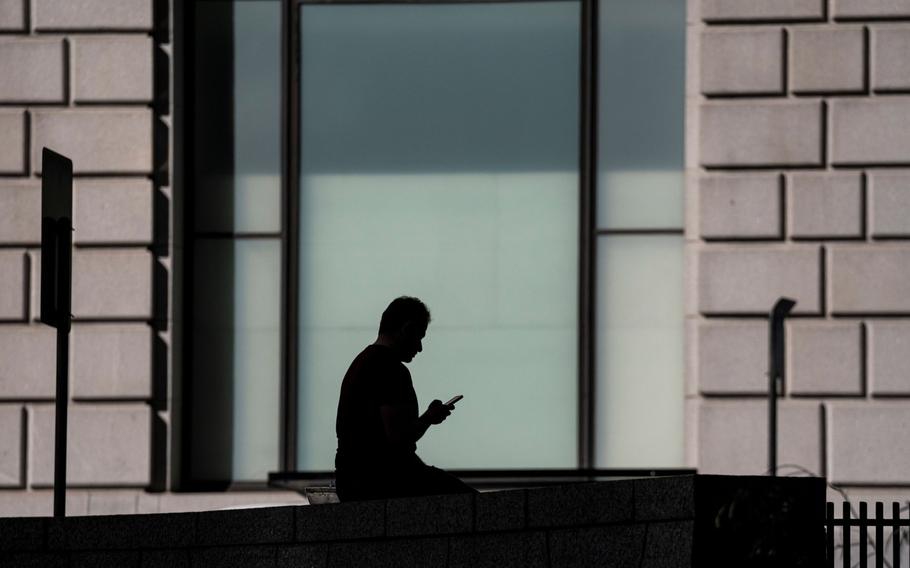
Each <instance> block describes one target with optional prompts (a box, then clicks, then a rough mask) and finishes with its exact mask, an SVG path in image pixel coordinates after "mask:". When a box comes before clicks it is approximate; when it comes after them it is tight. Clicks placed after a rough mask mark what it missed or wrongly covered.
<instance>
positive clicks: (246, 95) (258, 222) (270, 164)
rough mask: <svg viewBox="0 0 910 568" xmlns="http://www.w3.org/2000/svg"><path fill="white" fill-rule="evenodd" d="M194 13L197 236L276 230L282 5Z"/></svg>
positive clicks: (202, 7) (219, 6)
mask: <svg viewBox="0 0 910 568" xmlns="http://www.w3.org/2000/svg"><path fill="white" fill-rule="evenodd" d="M195 9H196V27H197V29H196V37H195V45H196V67H195V69H196V79H195V91H194V92H195V102H194V105H195V106H194V117H193V118H194V120H195V125H194V127H195V132H196V136H195V146H194V149H195V164H194V166H195V173H196V185H195V190H196V207H195V216H196V230H197V231H225V232H232V231H233V232H277V231H279V230H280V228H281V224H280V211H281V209H280V203H281V200H280V195H281V178H280V171H281V167H280V166H281V162H280V161H281V147H280V144H281V126H280V117H281V67H280V65H281V52H280V48H281V3H280V2H278V1H277V0H269V1H257V2H240V1H238V2H223V1H212V2H196V3H195Z"/></svg>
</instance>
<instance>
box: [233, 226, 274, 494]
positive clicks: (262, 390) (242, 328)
mask: <svg viewBox="0 0 910 568" xmlns="http://www.w3.org/2000/svg"><path fill="white" fill-rule="evenodd" d="M280 245H281V243H280V242H278V241H277V240H274V241H273V240H265V239H263V240H237V241H234V263H235V264H234V265H235V267H236V273H235V274H236V277H235V280H234V329H233V332H234V400H236V401H238V402H239V404H236V405H235V407H234V409H235V414H234V479H264V478H265V477H267V476H268V472H269V471H273V470H274V468H275V467H277V465H278V440H279V438H280V436H279V434H278V401H279V400H280V396H281V389H280V360H281V358H280V346H281V340H280V335H279V330H280V324H279V322H280V315H279V311H280V305H281V304H280V302H281V246H280Z"/></svg>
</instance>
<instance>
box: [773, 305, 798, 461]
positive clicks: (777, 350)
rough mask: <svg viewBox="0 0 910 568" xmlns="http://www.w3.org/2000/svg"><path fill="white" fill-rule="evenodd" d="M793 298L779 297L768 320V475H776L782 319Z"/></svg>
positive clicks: (788, 310)
mask: <svg viewBox="0 0 910 568" xmlns="http://www.w3.org/2000/svg"><path fill="white" fill-rule="evenodd" d="M795 305H796V301H795V300H791V299H790V298H780V299H778V300H777V303H775V304H774V307H773V308H771V314H770V318H769V322H768V331H769V333H768V336H769V337H768V343H769V345H768V475H770V476H772V477H774V476H776V475H777V396H778V394H779V393H780V391H781V386H782V385H783V378H784V319H785V318H786V317H787V314H789V313H790V310H792V309H793V306H795Z"/></svg>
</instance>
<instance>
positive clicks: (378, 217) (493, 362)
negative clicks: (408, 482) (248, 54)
mask: <svg viewBox="0 0 910 568" xmlns="http://www.w3.org/2000/svg"><path fill="white" fill-rule="evenodd" d="M578 21H579V5H578V3H576V2H539V3H527V4H521V3H512V4H440V5H383V6H376V5H373V6H369V5H347V6H340V5H305V6H303V8H302V12H301V22H302V24H301V25H302V34H301V38H302V44H301V57H302V63H301V69H302V72H303V78H302V93H301V105H302V117H301V128H302V154H301V163H302V177H301V201H300V204H301V219H300V227H301V229H300V230H301V241H300V250H301V257H300V282H301V284H300V309H301V313H300V317H301V320H300V321H301V327H300V345H299V361H300V376H299V391H300V399H299V432H298V439H299V457H298V468H300V469H304V470H319V469H332V468H333V460H334V453H335V445H336V439H335V429H334V426H335V424H334V422H335V411H336V408H337V403H338V392H339V387H340V384H341V379H342V377H343V375H344V373H345V371H346V369H347V366H348V365H349V364H350V362H351V360H352V359H353V357H354V356H355V355H356V354H357V353H358V352H360V350H362V349H363V348H364V347H365V346H366V345H367V344H369V343H371V342H372V341H373V340H374V339H375V337H376V332H377V329H378V326H379V318H380V315H381V313H382V311H383V309H384V308H385V307H386V305H387V304H388V303H389V302H390V301H391V300H392V299H393V298H394V297H396V296H399V295H402V294H408V295H415V296H418V297H420V298H421V299H423V300H424V301H425V302H426V303H427V304H428V305H429V307H430V310H431V311H432V314H433V323H431V325H430V328H429V331H428V333H427V338H426V339H425V341H424V352H423V353H421V354H419V355H418V357H417V358H416V359H415V360H414V362H413V363H412V364H410V369H411V373H412V375H413V377H414V386H415V389H416V390H417V394H418V397H419V399H420V403H421V406H422V407H425V406H426V405H427V404H428V403H429V402H430V400H432V399H434V398H439V399H443V400H445V399H448V398H450V397H451V396H453V395H455V394H463V395H464V396H465V398H464V400H462V401H461V402H460V403H459V405H458V408H457V410H456V412H455V413H454V414H453V415H452V417H450V418H449V419H448V420H447V421H446V423H445V424H443V425H441V426H439V427H436V428H433V429H431V431H430V432H429V433H428V434H427V436H426V437H425V438H423V439H422V440H421V441H420V443H419V449H418V453H419V454H420V455H421V456H422V457H423V458H424V459H425V460H426V461H427V462H428V463H434V464H436V465H440V466H443V467H460V468H484V467H571V466H574V465H575V463H576V461H575V460H576V425H577V417H576V406H577V389H576V383H577V369H576V367H577V360H576V359H577V273H578V267H577V262H578V253H577V239H578V225H577V220H578V175H577V164H578V148H577V139H578V130H577V123H578V106H577V105H578V103H577V101H578V41H579V39H578Z"/></svg>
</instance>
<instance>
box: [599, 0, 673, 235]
mask: <svg viewBox="0 0 910 568" xmlns="http://www.w3.org/2000/svg"><path fill="white" fill-rule="evenodd" d="M685 31H686V3H685V2H682V1H680V0H654V1H651V2H641V1H640V0H602V1H601V3H600V65H599V70H598V74H599V83H600V85H599V90H600V95H599V102H598V112H599V117H600V119H599V124H598V128H599V145H598V149H599V150H598V151H599V154H600V155H599V167H600V171H599V176H598V194H597V227H598V228H601V229H619V228H636V229H641V228H652V227H657V228H681V227H682V203H683V175H682V172H683V165H684V164H683V144H684V130H683V128H684V125H683V119H684V111H685V104H684V103H685V60H686V59H685V58H686V55H685V53H686V41H685Z"/></svg>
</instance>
